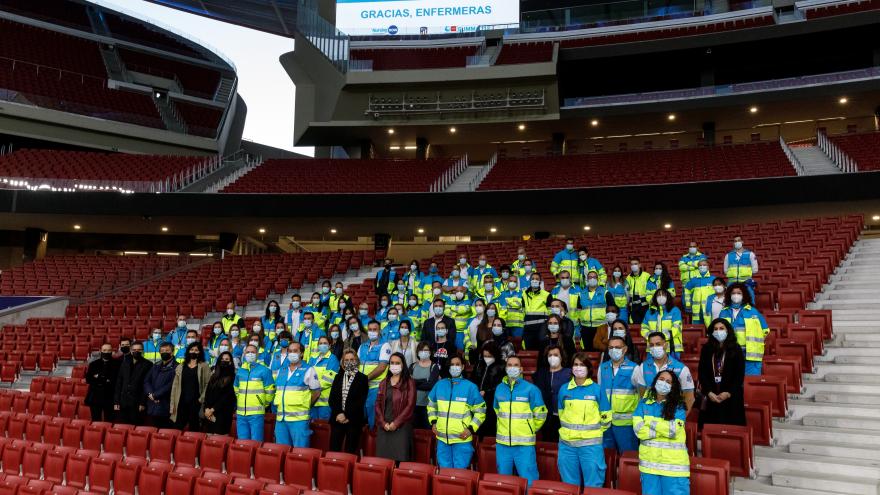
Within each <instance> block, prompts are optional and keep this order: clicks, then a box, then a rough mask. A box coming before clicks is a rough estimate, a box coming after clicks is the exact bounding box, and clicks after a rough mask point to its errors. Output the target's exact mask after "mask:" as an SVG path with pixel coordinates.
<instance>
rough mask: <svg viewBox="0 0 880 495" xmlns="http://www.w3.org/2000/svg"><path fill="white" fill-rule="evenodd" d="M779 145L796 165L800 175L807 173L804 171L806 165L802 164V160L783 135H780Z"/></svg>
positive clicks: (793, 165)
mask: <svg viewBox="0 0 880 495" xmlns="http://www.w3.org/2000/svg"><path fill="white" fill-rule="evenodd" d="M779 146H781V147H782V151H783V152H784V153H785V156H786V157H787V158H788V161H789V162H790V163H791V165H792V167H794V171H795V173H797V174H798V175H805V173H806V172H805V171H804V166H803V165H801V161H800V160H798V158H797V156H795V154H794V152H793V151H792V150H791V147H790V146H789V145H788V143H786V142H785V139H782V136H779Z"/></svg>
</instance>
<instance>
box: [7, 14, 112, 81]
mask: <svg viewBox="0 0 880 495" xmlns="http://www.w3.org/2000/svg"><path fill="white" fill-rule="evenodd" d="M0 32H2V33H3V36H0V57H3V58H8V59H12V60H24V61H25V62H31V63H34V64H37V65H41V66H46V67H51V68H54V69H64V70H67V71H71V72H76V73H78V74H86V75H89V76H95V77H99V78H101V79H106V78H107V70H106V69H105V68H104V60H103V59H102V58H101V52H100V50H99V49H98V44H97V43H95V42H94V41H89V40H87V39H84V38H78V37H76V36H70V35H67V34H62V33H59V32H57V31H50V30H48V29H42V28H38V27H33V26H29V25H26V24H19V23H17V22H12V21H7V20H5V19H0ZM4 71H5V69H4ZM56 76H57V72H56Z"/></svg>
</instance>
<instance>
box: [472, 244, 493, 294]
mask: <svg viewBox="0 0 880 495" xmlns="http://www.w3.org/2000/svg"><path fill="white" fill-rule="evenodd" d="M487 277H492V285H493V286H494V285H495V279H496V278H498V272H497V271H495V269H494V268H492V265H490V264H489V262H488V261H487V260H486V255H485V254H481V255H480V256H479V257H478V258H477V266H476V267H474V268H472V269H471V273H470V277H469V279H468V282H469V284H470V286H471V287H474V288H475V291H480V290H482V289H483V287H484V284H485V283H486V278H487ZM490 292H491V291H490ZM485 295H486V294H485V293H483V295H482V296H479V297H484V296H485Z"/></svg>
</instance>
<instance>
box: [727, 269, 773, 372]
mask: <svg viewBox="0 0 880 495" xmlns="http://www.w3.org/2000/svg"><path fill="white" fill-rule="evenodd" d="M718 317H719V318H723V319H725V320H727V321H728V322H729V323H730V324H731V325H732V326H733V329H734V332H735V333H736V341H737V343H738V344H739V345H740V347H741V348H742V351H743V354H744V355H745V357H746V375H747V376H756V375H760V374H761V369H762V367H763V361H764V339H765V338H767V334H769V333H770V327H769V326H768V325H767V320H765V319H764V315H762V314H761V312H760V311H758V309H757V308H755V307H754V306H752V295H751V293H750V292H749V290H748V287H747V286H746V285H745V284H743V283H740V282H736V283H733V284H731V285H729V286H728V287H727V292H726V294H725V297H724V309H722V310H721V313H720V314H719V315H718Z"/></svg>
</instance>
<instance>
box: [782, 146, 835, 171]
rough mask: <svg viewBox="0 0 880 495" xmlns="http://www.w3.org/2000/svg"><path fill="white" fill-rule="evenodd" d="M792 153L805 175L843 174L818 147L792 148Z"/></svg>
mask: <svg viewBox="0 0 880 495" xmlns="http://www.w3.org/2000/svg"><path fill="white" fill-rule="evenodd" d="M791 151H792V153H794V156H795V157H797V159H798V161H799V162H800V164H801V166H802V167H803V169H804V175H828V174H840V173H842V172H841V171H840V169H839V168H837V165H835V164H834V162H832V161H831V159H830V158H828V155H826V154H825V152H823V151H822V150H821V149H820V148H819V147H818V146H792V147H791Z"/></svg>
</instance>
